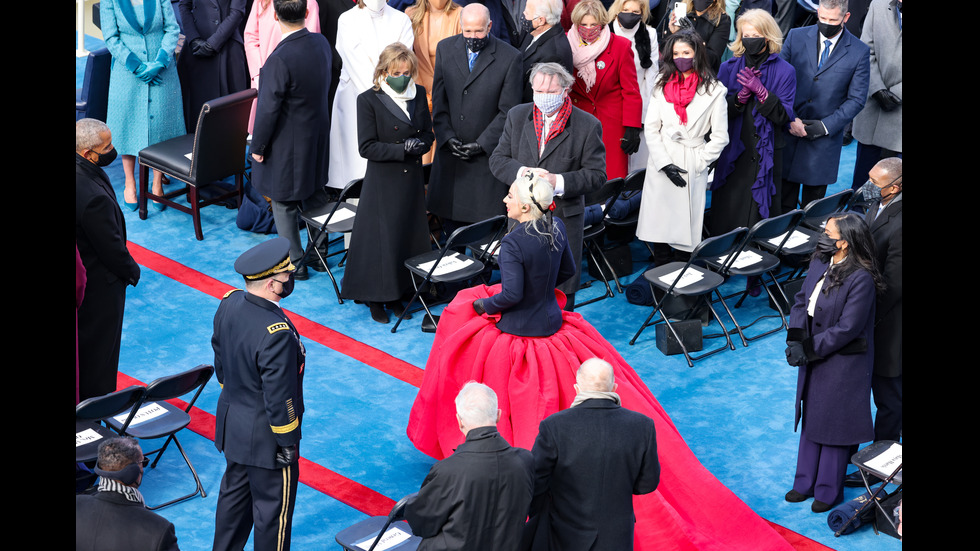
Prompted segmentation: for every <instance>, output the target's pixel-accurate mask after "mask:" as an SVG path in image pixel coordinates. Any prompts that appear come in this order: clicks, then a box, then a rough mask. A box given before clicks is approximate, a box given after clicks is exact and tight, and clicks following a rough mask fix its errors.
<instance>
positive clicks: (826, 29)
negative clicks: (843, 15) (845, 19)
mask: <svg viewBox="0 0 980 551" xmlns="http://www.w3.org/2000/svg"><path fill="white" fill-rule="evenodd" d="M843 28H844V24H843V23H841V24H839V25H831V24H830V23H821V22H819V21H818V22H817V29H818V30H819V31H820V34H822V35H823V36H824V37H825V38H833V37H835V36H837V33H839V32H840V30H841V29H843Z"/></svg>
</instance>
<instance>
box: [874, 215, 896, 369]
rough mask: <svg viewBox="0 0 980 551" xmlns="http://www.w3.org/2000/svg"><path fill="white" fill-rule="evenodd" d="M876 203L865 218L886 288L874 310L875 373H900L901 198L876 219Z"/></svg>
mask: <svg viewBox="0 0 980 551" xmlns="http://www.w3.org/2000/svg"><path fill="white" fill-rule="evenodd" d="M877 210H878V203H875V204H873V205H871V207H870V208H869V209H868V214H867V216H866V218H865V219H866V220H867V222H868V226H869V227H870V228H871V236H872V237H873V238H874V240H875V250H876V251H877V253H878V269H879V270H881V277H882V278H883V279H884V280H885V290H884V291H882V293H881V294H880V295H879V296H878V306H877V308H876V309H875V375H881V376H883V377H897V376H899V375H901V374H902V201H901V196H898V197H896V198H895V199H893V200H892V202H891V204H890V205H888V207H887V208H886V209H885V210H884V211H883V212H882V213H881V215H880V216H878V218H877V219H875V217H874V215H875V213H876V212H877Z"/></svg>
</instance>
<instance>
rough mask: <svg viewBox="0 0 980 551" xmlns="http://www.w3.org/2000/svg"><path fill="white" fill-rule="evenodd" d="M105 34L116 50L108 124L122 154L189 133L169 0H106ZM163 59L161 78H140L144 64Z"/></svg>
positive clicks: (176, 28)
mask: <svg viewBox="0 0 980 551" xmlns="http://www.w3.org/2000/svg"><path fill="white" fill-rule="evenodd" d="M101 10H102V12H101V17H102V35H103V37H104V38H105V45H106V48H108V49H109V52H110V53H111V54H112V72H111V73H110V77H109V111H108V114H107V116H106V124H108V125H109V129H110V130H112V141H113V144H114V145H115V147H116V149H117V150H118V151H119V153H120V154H122V155H137V154H138V153H139V152H140V150H141V149H143V148H144V147H147V146H150V145H153V144H155V143H159V142H162V141H165V140H169V139H170V138H174V137H176V136H182V135H183V134H184V133H185V128H184V109H183V102H182V100H181V95H180V80H179V79H178V77H177V69H176V66H175V64H174V48H176V47H177V38H178V37H179V36H180V27H179V26H178V25H177V18H176V16H175V15H174V9H173V6H171V4H170V1H169V0H145V2H144V3H143V5H142V6H136V7H135V8H134V6H133V3H132V2H131V1H130V0H103V2H102V8H101ZM152 61H159V62H160V63H162V64H163V65H164V67H165V68H164V69H163V71H161V72H160V76H161V78H162V82H161V83H160V84H159V85H156V86H150V85H148V84H146V83H144V82H143V81H141V80H140V79H138V78H136V75H135V73H134V71H136V70H137V68H138V67H139V66H140V64H141V63H149V62H152Z"/></svg>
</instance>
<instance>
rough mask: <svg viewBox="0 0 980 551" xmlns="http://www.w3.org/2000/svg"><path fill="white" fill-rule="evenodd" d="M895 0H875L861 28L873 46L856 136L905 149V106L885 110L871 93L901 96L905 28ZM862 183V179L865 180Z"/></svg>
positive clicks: (866, 141) (864, 38) (869, 142)
mask: <svg viewBox="0 0 980 551" xmlns="http://www.w3.org/2000/svg"><path fill="white" fill-rule="evenodd" d="M896 3H897V2H896V0H874V2H872V3H871V8H870V9H869V10H868V17H867V19H865V20H864V29H863V30H862V31H861V41H862V42H864V43H865V44H867V45H868V46H869V47H870V48H871V72H870V76H869V79H870V82H869V85H868V102H867V103H865V104H864V109H862V110H861V112H860V113H858V116H857V117H855V118H854V130H853V134H854V139H856V140H857V141H858V142H859V143H861V144H865V145H875V146H878V147H882V148H885V149H890V150H891V151H897V152H899V153H901V151H902V106H901V105H899V106H898V107H896V108H895V109H894V110H893V111H884V110H882V108H881V106H880V105H879V104H878V102H877V101H875V100H874V99H872V98H871V96H872V95H873V94H874V93H875V92H877V91H879V90H888V91H889V92H891V93H893V94H895V95H896V96H898V98H899V99H901V98H902V28H901V27H900V26H899V19H898V8H897V7H896V6H895V4H896ZM862 183H863V181H862Z"/></svg>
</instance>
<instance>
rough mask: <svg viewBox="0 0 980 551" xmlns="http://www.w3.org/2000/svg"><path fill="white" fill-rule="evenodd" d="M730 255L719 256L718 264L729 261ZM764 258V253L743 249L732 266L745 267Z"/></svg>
mask: <svg viewBox="0 0 980 551" xmlns="http://www.w3.org/2000/svg"><path fill="white" fill-rule="evenodd" d="M728 257H729V255H727V254H726V255H725V256H721V257H718V264H724V263H725V262H728ZM761 260H762V255H760V254H759V253H757V252H755V251H742V252H740V253H738V256H736V257H735V261H734V262H732V268H745V267H746V266H751V265H753V264H755V263H757V262H759V261H761Z"/></svg>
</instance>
